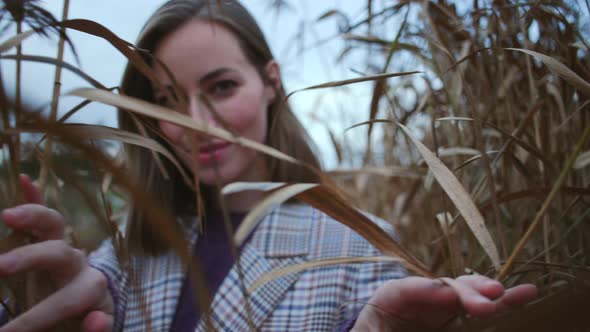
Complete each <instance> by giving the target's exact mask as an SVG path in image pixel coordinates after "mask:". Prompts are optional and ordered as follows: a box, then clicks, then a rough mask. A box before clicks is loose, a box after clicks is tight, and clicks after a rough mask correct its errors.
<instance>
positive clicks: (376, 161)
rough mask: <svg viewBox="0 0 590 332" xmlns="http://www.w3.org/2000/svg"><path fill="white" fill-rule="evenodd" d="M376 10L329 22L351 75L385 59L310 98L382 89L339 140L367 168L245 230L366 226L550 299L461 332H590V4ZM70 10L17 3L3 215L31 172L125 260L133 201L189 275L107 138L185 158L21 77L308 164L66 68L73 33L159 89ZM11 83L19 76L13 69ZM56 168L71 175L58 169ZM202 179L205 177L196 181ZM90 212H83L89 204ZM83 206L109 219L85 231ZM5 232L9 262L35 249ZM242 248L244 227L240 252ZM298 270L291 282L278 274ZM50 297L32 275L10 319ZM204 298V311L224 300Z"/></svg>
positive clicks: (8, 48)
mask: <svg viewBox="0 0 590 332" xmlns="http://www.w3.org/2000/svg"><path fill="white" fill-rule="evenodd" d="M279 2H280V3H283V2H284V1H279ZM366 3H367V6H366V13H365V15H364V17H362V18H360V19H359V18H358V17H356V18H355V19H354V20H353V19H352V18H348V17H346V16H345V15H344V14H343V13H342V12H340V11H339V10H338V8H334V10H330V11H328V12H326V13H325V14H324V15H322V16H321V17H319V18H318V20H321V21H326V20H339V21H338V22H339V24H340V25H341V34H340V35H339V36H337V37H334V38H343V39H344V40H345V41H346V48H345V49H343V52H342V54H341V56H340V59H339V60H338V61H342V59H346V57H347V56H350V55H351V54H353V53H354V52H363V51H367V50H371V53H370V54H371V58H370V59H367V65H366V68H364V69H365V70H364V71H363V72H364V73H365V74H364V75H363V76H358V75H357V76H353V75H351V78H350V79H349V80H345V81H338V82H318V85H315V86H312V87H309V89H324V90H325V93H330V90H332V89H338V88H339V87H342V86H346V87H351V86H353V85H354V84H356V83H359V82H366V81H371V82H372V83H371V84H373V89H372V92H371V94H372V98H371V101H370V103H368V104H367V105H366V111H365V112H366V116H365V118H366V120H365V121H364V122H362V123H358V124H357V125H355V126H353V127H350V128H343V129H342V132H340V133H332V135H331V136H332V137H333V147H334V149H335V150H336V154H337V156H338V158H339V161H340V163H341V164H343V165H344V164H346V165H359V164H361V165H362V166H361V167H358V168H356V169H350V168H342V169H340V168H339V169H335V170H331V171H329V172H328V175H329V176H330V178H331V181H333V182H334V183H336V184H337V185H338V186H339V187H340V188H342V189H343V191H344V192H345V195H339V194H338V193H337V192H336V191H335V190H334V188H332V187H330V186H327V185H322V186H317V185H309V184H287V185H279V186H275V187H272V188H271V189H269V187H268V186H263V185H258V186H257V187H258V188H259V189H264V188H265V189H266V190H267V191H268V196H267V199H265V200H264V201H263V202H262V203H261V205H260V207H261V208H260V209H254V210H253V212H252V213H251V214H250V215H248V216H247V218H246V221H244V223H243V228H244V229H247V228H248V227H251V226H252V225H253V224H255V223H256V222H257V221H258V220H259V217H260V215H261V213H263V212H264V211H265V210H264V207H270V206H272V205H273V204H277V203H278V202H280V201H285V200H287V199H289V198H292V197H295V198H296V199H300V200H302V201H304V202H307V203H309V204H311V205H314V206H316V207H318V208H320V209H322V210H323V211H325V212H327V213H329V214H331V215H332V216H334V217H335V218H337V219H338V220H339V221H341V222H343V223H344V224H346V225H349V226H350V227H352V228H354V229H356V230H357V231H358V232H359V233H360V234H362V235H364V236H365V237H367V238H368V239H369V240H370V241H371V242H372V243H374V244H375V246H376V247H377V248H379V249H381V250H382V252H383V254H384V255H386V256H395V257H399V258H402V259H403V260H404V264H405V265H406V266H407V267H408V269H410V270H412V271H413V272H414V273H417V274H420V275H427V276H433V277H436V276H458V275H462V274H469V273H479V274H484V275H487V276H490V277H493V278H497V279H499V280H501V281H503V282H504V283H506V284H507V285H514V284H518V283H522V282H533V283H535V284H537V285H538V286H539V289H540V298H539V300H537V301H535V302H534V303H532V304H530V305H528V306H525V307H523V308H518V309H516V310H513V311H508V312H506V313H504V314H501V315H498V316H495V317H492V318H490V319H486V320H473V319H469V318H468V317H467V318H465V317H459V318H458V319H459V320H460V321H461V324H456V326H454V327H453V329H454V330H466V331H484V330H485V331H587V330H589V329H590V318H589V317H588V315H586V314H585V310H584V309H585V308H588V307H590V303H589V302H590V297H589V296H588V295H590V264H589V263H588V260H589V259H590V224H589V222H590V142H589V140H590V114H589V113H588V109H589V108H588V104H589V101H590V99H589V96H590V83H589V80H590V57H589V54H590V45H589V42H588V41H587V39H588V38H587V37H588V36H589V33H590V32H589V31H588V19H587V18H588V13H589V12H590V5H588V3H587V2H581V1H580V2H573V1H532V2H509V1H478V0H473V1H472V2H469V1H466V2H464V3H461V4H453V3H452V2H450V1H421V2H418V1H400V2H397V3H386V2H378V1H371V0H368V1H366ZM67 6H68V2H67V1H66V2H65V8H64V17H66V18H65V19H64V20H63V21H60V22H58V20H56V19H54V18H53V17H51V15H49V14H48V13H47V12H45V11H44V10H43V9H42V7H40V4H39V3H38V2H37V1H33V0H29V1H22V2H18V3H16V2H13V1H4V8H3V12H2V16H0V19H1V20H2V21H0V23H1V24H3V25H16V26H17V35H15V36H10V35H6V34H4V35H3V36H2V38H1V40H2V42H1V44H0V59H1V61H16V63H17V67H16V68H17V69H16V71H17V74H16V75H17V78H16V86H15V89H14V91H15V95H14V96H7V95H6V93H5V92H4V89H5V87H4V86H3V85H0V88H2V90H1V91H0V107H1V110H2V119H1V120H0V122H1V124H2V134H1V135H0V139H1V141H0V143H1V144H2V160H1V164H0V166H1V169H2V174H0V177H1V181H2V182H1V184H0V203H1V207H7V206H12V205H15V204H19V203H22V202H24V197H23V193H22V189H21V188H20V187H19V182H18V180H17V175H18V174H20V173H22V172H26V173H28V174H30V175H31V176H32V177H33V178H35V179H38V183H39V186H40V188H41V190H42V191H43V193H44V195H45V197H46V201H47V203H48V204H51V205H52V206H54V207H56V208H57V209H59V210H60V211H62V212H63V213H64V214H65V215H66V217H67V218H68V220H71V221H72V225H71V232H70V233H69V234H70V235H69V238H70V240H71V241H72V243H73V244H74V245H78V246H82V247H85V248H93V247H95V246H96V245H97V241H96V237H97V236H99V235H92V236H88V235H87V234H88V232H87V231H85V227H87V226H88V227H90V226H91V225H90V226H89V225H86V224H88V220H91V222H92V223H94V225H95V226H98V229H100V232H101V234H105V235H106V236H110V237H112V238H113V239H114V242H115V243H116V248H117V249H118V252H119V254H120V256H121V259H126V249H125V247H126V246H125V241H124V240H123V239H122V236H121V233H120V232H119V231H118V230H117V226H116V225H117V222H118V220H120V217H121V216H124V209H125V203H124V201H125V199H124V198H123V197H127V198H131V199H133V200H134V201H135V202H136V204H137V205H138V206H141V207H143V208H144V209H145V211H146V212H147V213H146V215H147V216H150V220H149V221H150V222H152V223H154V225H156V227H158V228H159V229H161V230H162V236H164V237H165V238H166V239H167V240H168V241H170V243H172V244H173V246H174V248H175V249H176V250H177V251H178V253H179V255H181V257H182V258H183V259H184V260H186V261H187V262H188V261H189V260H190V259H191V257H190V254H189V253H188V252H186V248H185V246H184V242H183V241H182V239H183V238H182V235H181V234H178V233H177V231H175V229H173V228H171V227H167V226H166V225H167V223H171V222H173V221H172V220H173V218H172V217H171V216H169V215H167V214H166V212H165V211H163V210H162V209H160V208H159V207H158V205H157V204H154V202H153V199H152V198H150V197H149V195H146V193H144V192H143V191H142V190H141V189H140V187H139V186H138V185H137V184H136V183H134V182H133V180H132V179H133V177H132V176H128V175H127V174H126V170H125V169H124V168H123V167H122V163H121V156H119V155H117V156H113V155H112V154H110V153H107V152H106V150H105V149H104V148H102V146H101V144H100V143H99V142H100V141H101V140H105V139H108V140H115V141H119V142H122V143H124V144H133V145H140V146H143V147H145V148H147V149H151V150H153V151H154V152H155V153H157V154H158V155H159V156H160V158H162V159H167V160H170V161H171V162H172V163H177V162H176V161H175V158H174V156H172V155H170V154H169V153H167V152H166V150H165V149H164V148H163V146H162V145H161V143H160V142H158V141H155V140H151V139H148V138H145V137H141V136H139V135H136V134H132V133H128V132H124V131H122V130H118V129H115V128H106V127H101V126H91V125H81V124H75V123H67V122H66V121H65V119H63V118H58V117H57V112H56V111H57V109H58V105H59V100H60V96H62V94H63V93H64V91H60V90H59V84H55V91H54V93H53V96H54V98H53V100H51V101H50V110H49V111H48V113H43V114H40V113H38V112H37V113H36V112H32V111H31V110H29V109H27V107H26V106H25V105H26V103H25V101H24V100H22V96H21V95H20V89H21V84H25V83H22V82H21V79H20V78H19V75H20V74H19V72H20V69H19V68H20V64H21V63H22V62H24V61H38V62H39V61H40V62H45V63H50V64H53V65H54V66H55V68H56V77H55V82H59V81H60V70H69V71H72V72H74V73H76V74H78V75H79V76H80V77H82V78H83V79H85V80H86V81H87V82H88V85H87V86H86V87H81V88H80V89H77V90H75V91H73V92H69V94H70V95H75V96H79V97H82V98H83V99H84V101H83V102H82V103H81V104H80V105H78V106H77V107H76V108H74V109H73V110H71V112H69V113H75V112H77V111H78V110H79V109H81V108H83V107H84V106H85V105H87V104H88V103H90V102H100V103H105V104H109V105H114V106H117V107H121V108H124V109H126V110H127V111H128V112H131V113H133V114H138V115H143V116H148V117H153V118H156V119H165V120H167V121H169V122H172V123H177V124H179V125H183V126H185V127H188V128H191V129H193V130H195V131H199V132H204V133H208V134H210V135H213V136H215V137H218V138H222V139H226V140H228V141H232V142H236V143H237V144H243V145H245V146H249V147H251V148H253V149H256V150H257V151H259V152H260V153H264V154H267V155H270V156H273V157H274V158H280V159H282V160H285V161H288V162H293V163H298V161H297V160H293V158H291V157H290V156H287V155H284V154H283V153H281V152H280V151H276V150H273V149H272V148H270V147H267V146H264V145H260V144H256V143H255V142H251V141H248V140H245V139H243V138H239V137H235V136H234V135H233V134H231V133H230V132H229V131H227V130H225V129H224V128H209V127H207V126H204V125H202V124H200V123H198V122H196V121H194V120H191V119H189V118H188V117H187V116H185V115H183V114H180V113H172V112H169V111H167V110H166V109H164V108H162V107H160V106H157V105H150V104H146V103H144V102H141V101H138V100H133V99H131V98H129V97H126V96H122V95H120V94H118V93H117V92H116V90H112V89H111V90H109V89H107V88H106V87H105V86H103V85H102V84H101V83H100V82H97V81H95V80H94V79H92V78H91V77H88V76H87V75H86V74H84V72H82V71H81V70H80V69H78V68H77V67H76V66H75V65H74V64H67V63H64V62H63V59H62V54H63V48H64V47H74V48H75V45H68V39H67V29H72V30H78V31H83V32H86V33H89V34H92V35H95V36H96V37H97V41H98V40H100V39H104V40H107V41H108V42H109V43H110V45H111V46H112V47H114V48H116V49H117V50H119V51H120V52H121V53H122V54H124V55H125V56H126V57H127V58H128V59H129V60H130V61H131V62H132V63H133V64H135V65H136V66H137V67H138V68H139V69H140V70H141V71H142V73H144V74H145V75H146V76H147V77H150V78H153V77H154V76H153V74H152V72H151V69H150V68H149V66H148V65H147V62H146V57H147V56H149V55H146V54H143V53H142V52H141V51H139V50H136V49H134V48H133V47H132V45H131V44H130V43H128V42H127V41H124V40H121V39H119V38H118V37H117V36H116V35H114V34H113V33H112V32H110V31H109V30H108V29H107V28H105V27H103V26H101V25H100V24H99V23H100V22H93V21H87V20H81V19H72V20H68V19H67ZM584 18H585V19H584ZM392 20H397V21H398V22H401V24H400V25H399V29H396V30H394V31H391V30H387V29H384V28H383V27H384V26H386V23H387V22H391V21H392ZM342 22H345V24H342ZM387 26H389V25H387ZM31 29H32V30H31ZM35 33H44V34H47V35H48V37H49V38H53V39H55V40H56V42H58V43H59V44H60V47H59V53H58V54H57V55H56V57H55V58H42V57H35V56H34V55H30V54H22V51H21V49H20V46H19V45H20V44H21V42H24V40H26V38H27V37H28V36H30V35H31V34H35ZM334 61H335V62H336V61H337V59H334ZM1 74H2V76H0V78H2V79H3V76H4V75H7V74H8V73H1ZM3 80H4V79H3ZM320 83H321V84H320ZM155 84H157V82H155ZM301 93H304V92H301ZM355 111H356V112H358V110H355ZM46 114H48V115H46ZM67 116H68V115H66V117H67ZM350 131H355V132H357V133H356V135H357V136H358V132H361V133H362V137H365V141H366V142H370V143H367V144H366V145H365V148H364V149H363V151H361V152H359V151H358V150H353V149H350V147H348V146H347V141H346V140H343V139H341V137H343V136H342V134H343V133H344V132H350ZM56 158H71V160H72V162H71V163H68V164H65V163H61V162H56V161H55V160H56ZM349 161H354V162H349ZM187 181H192V182H193V183H196V182H197V181H198V180H197V179H192V178H190V177H187ZM242 189H244V186H243V185H234V186H232V187H230V188H226V189H225V190H226V191H231V190H242ZM71 193H75V194H71ZM66 197H67V199H64V198H66ZM70 197H76V199H77V201H73V199H74V198H72V200H70ZM79 205H83V206H84V208H83V209H82V210H80V209H74V208H73V207H74V206H79ZM356 208H361V209H362V210H365V211H369V212H371V213H373V214H375V215H377V216H379V217H381V218H383V219H385V220H387V221H389V222H391V223H392V224H393V225H394V226H395V229H396V230H397V232H398V234H399V241H398V242H393V241H391V240H390V239H388V238H386V237H384V236H383V234H382V233H380V232H376V231H375V230H374V229H373V228H372V227H371V226H370V224H369V223H367V220H366V219H365V217H364V216H363V215H362V214H360V213H358V211H357V210H356ZM74 210H75V211H77V212H76V213H79V214H84V215H86V216H92V218H79V215H73V214H74V213H73V212H72V211H74ZM261 211H262V212H261ZM76 220H86V224H84V225H82V224H80V222H77V221H76ZM3 232H4V236H6V238H5V239H4V240H3V241H2V243H1V245H0V247H2V250H3V251H5V250H8V249H9V248H12V247H15V246H18V245H22V244H24V243H27V241H29V240H30V239H27V237H26V236H22V235H19V234H11V235H8V234H7V230H3ZM93 232H94V231H93ZM85 234H86V235H85ZM92 234H95V233H92ZM241 236H242V235H241V233H240V230H238V234H237V235H236V238H237V240H236V241H238V240H239V239H240V238H241ZM189 266H192V264H191V265H189ZM299 268H311V266H301V267H299ZM291 271H292V270H291ZM281 273H286V272H285V271H277V273H276V274H275V275H271V276H268V277H269V278H272V277H276V276H279V275H281ZM23 280H24V281H23ZM196 280H197V281H195V282H198V280H199V278H196ZM40 283H42V282H41V281H40V279H39V278H37V277H36V276H35V275H34V274H33V273H31V274H30V275H27V277H26V278H24V279H19V280H14V281H11V280H7V281H4V280H3V281H2V286H3V293H4V294H6V295H5V296H4V298H10V299H11V300H10V301H4V303H5V306H6V307H7V308H8V309H9V310H10V311H11V312H14V309H15V308H16V307H21V308H27V307H29V306H31V305H32V304H33V303H35V302H36V301H38V299H39V297H41V296H42V292H41V291H39V289H42V288H44V287H45V288H47V287H50V285H41V286H42V287H39V285H37V284H40ZM199 300H200V303H201V304H202V305H208V303H209V301H210V299H206V298H202V299H201V298H200V299H199ZM448 329H451V327H448Z"/></svg>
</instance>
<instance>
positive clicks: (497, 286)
mask: <svg viewBox="0 0 590 332" xmlns="http://www.w3.org/2000/svg"><path fill="white" fill-rule="evenodd" d="M456 280H457V281H459V282H460V283H463V284H465V285H468V286H469V287H471V288H474V289H475V290H476V291H478V292H479V293H480V294H481V295H483V296H485V297H487V298H489V299H491V300H495V299H498V298H500V297H501V296H502V295H503V294H504V286H503V285H502V284H501V283H500V282H499V281H497V280H494V279H490V278H488V277H486V276H482V275H479V274H473V275H465V276H460V277H458V278H457V279H456Z"/></svg>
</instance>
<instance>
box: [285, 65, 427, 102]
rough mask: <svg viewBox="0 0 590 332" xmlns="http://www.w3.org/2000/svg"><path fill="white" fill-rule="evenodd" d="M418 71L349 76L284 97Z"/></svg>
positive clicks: (417, 72) (416, 72)
mask: <svg viewBox="0 0 590 332" xmlns="http://www.w3.org/2000/svg"><path fill="white" fill-rule="evenodd" d="M419 73H422V72H421V71H410V72H401V73H384V74H379V75H371V76H364V77H359V78H351V79H347V80H342V81H334V82H328V83H323V84H318V85H313V86H309V87H307V88H303V89H299V90H295V91H293V92H291V93H289V94H288V95H287V97H285V99H289V97H291V96H292V95H294V94H296V93H298V92H301V91H307V90H316V89H325V88H335V87H340V86H344V85H349V84H355V83H361V82H367V81H375V80H380V79H385V78H390V77H398V76H407V75H414V74H419Z"/></svg>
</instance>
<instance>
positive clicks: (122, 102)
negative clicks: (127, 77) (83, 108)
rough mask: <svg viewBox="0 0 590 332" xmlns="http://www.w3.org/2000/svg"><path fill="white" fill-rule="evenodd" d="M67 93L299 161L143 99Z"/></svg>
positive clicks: (97, 91) (82, 91)
mask: <svg viewBox="0 0 590 332" xmlns="http://www.w3.org/2000/svg"><path fill="white" fill-rule="evenodd" d="M68 95H72V96H78V97H82V98H86V99H90V100H94V101H98V102H101V103H104V104H107V105H112V106H116V107H120V108H123V109H125V110H128V111H130V112H134V113H137V114H141V115H145V116H148V117H152V118H155V119H158V120H164V121H167V122H170V123H172V124H175V125H178V126H181V127H184V128H188V129H192V130H195V131H197V132H199V133H202V134H206V135H210V136H213V137H216V138H219V139H222V140H224V141H227V142H230V143H235V144H238V145H241V146H244V147H247V148H250V149H253V150H256V151H258V152H261V153H264V154H266V155H269V156H271V157H275V158H277V159H280V160H284V161H287V162H290V163H295V164H298V163H299V162H298V161H297V160H296V159H295V158H293V157H291V156H288V155H286V154H284V153H283V152H281V151H278V150H276V149H273V148H271V147H268V146H266V145H264V144H261V143H258V142H256V141H252V140H249V139H247V138H243V137H239V136H234V135H232V134H231V133H229V132H228V131H226V130H223V129H221V128H216V127H212V126H210V125H207V124H205V123H202V122H200V121H197V120H195V119H193V118H191V117H190V116H188V115H186V114H181V113H178V112H176V111H174V110H171V109H168V108H165V107H162V106H159V105H155V104H151V103H148V102H146V101H144V100H141V99H137V98H132V97H128V96H123V95H118V94H115V93H112V92H109V91H106V90H100V89H89V88H81V89H76V90H74V91H71V92H69V93H68Z"/></svg>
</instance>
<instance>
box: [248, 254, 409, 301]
mask: <svg viewBox="0 0 590 332" xmlns="http://www.w3.org/2000/svg"><path fill="white" fill-rule="evenodd" d="M380 262H384V263H402V264H403V260H402V259H400V258H397V257H390V256H365V257H339V258H329V259H321V260H316V261H311V262H305V263H301V264H293V265H289V266H286V267H283V268H280V269H276V270H272V271H270V272H269V273H266V274H264V275H262V276H261V277H260V278H258V279H256V280H255V281H254V282H253V283H252V285H250V287H249V288H248V293H254V292H255V291H256V290H257V289H258V288H260V286H262V285H264V284H265V283H267V282H269V281H271V280H273V279H276V278H280V277H284V276H286V275H288V274H291V273H299V272H302V271H305V270H310V269H315V268H318V267H325V266H333V265H340V264H360V263H380Z"/></svg>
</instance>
